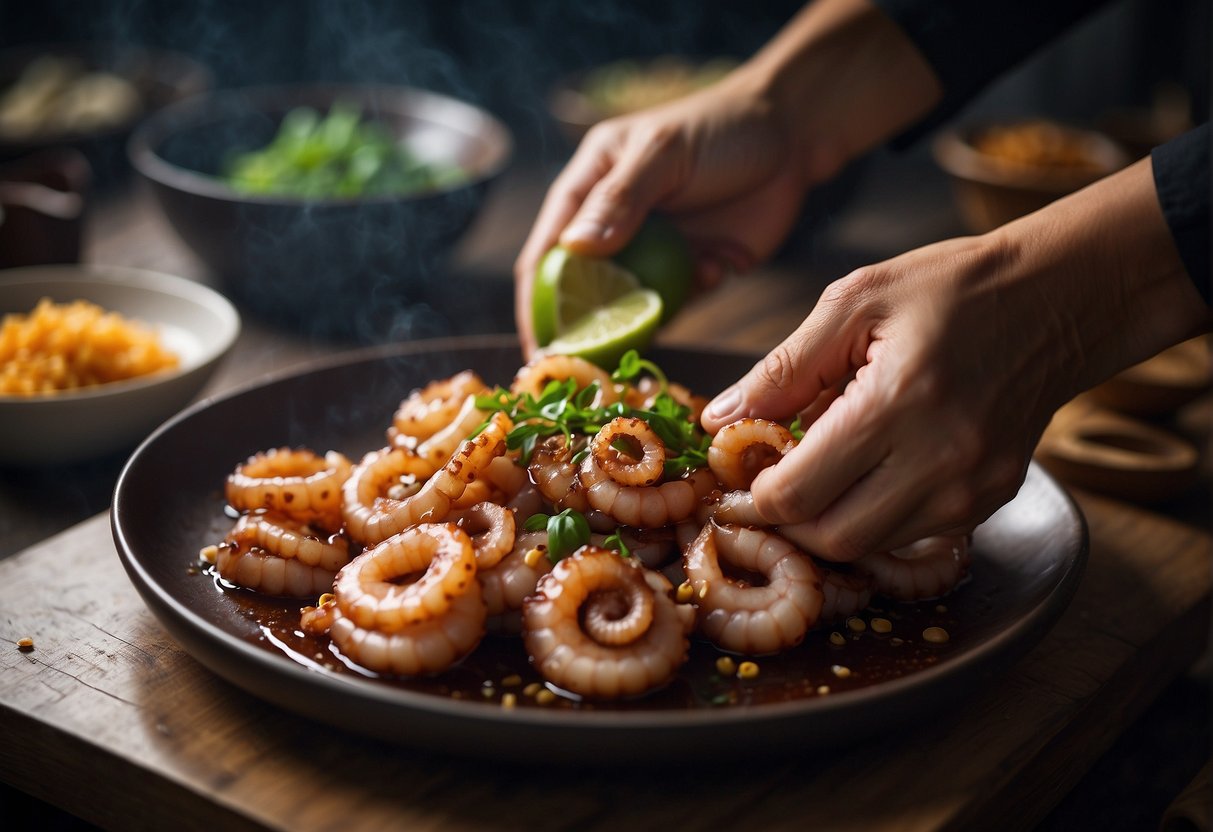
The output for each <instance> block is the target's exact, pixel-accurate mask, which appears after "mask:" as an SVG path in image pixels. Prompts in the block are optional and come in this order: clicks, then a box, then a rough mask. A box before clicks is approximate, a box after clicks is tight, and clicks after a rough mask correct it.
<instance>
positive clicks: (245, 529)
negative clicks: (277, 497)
mask: <svg viewBox="0 0 1213 832" xmlns="http://www.w3.org/2000/svg"><path fill="white" fill-rule="evenodd" d="M349 560H350V552H349V543H348V541H346V540H345V538H343V537H341V536H339V535H332V536H331V537H327V538H320V537H319V536H317V535H315V534H314V533H312V530H311V529H309V528H307V527H306V526H304V525H303V524H301V523H299V522H298V521H296V520H293V519H292V518H290V517H285V516H283V515H276V514H269V513H263V512H258V513H256V514H246V515H244V516H242V517H241V518H240V519H239V520H237V521H236V525H235V526H234V527H233V528H232V530H231V531H230V532H228V534H227V537H225V538H224V540H223V542H222V543H221V544H219V546H218V551H217V552H216V554H215V569H216V571H217V572H218V573H219V575H220V577H222V578H223V579H224V580H226V581H229V582H231V583H233V584H236V585H237V586H241V587H244V588H245V589H251V590H253V591H255V592H261V593H264V594H266V595H280V596H286V597H291V598H313V597H315V596H316V595H317V594H319V593H321V592H327V591H328V589H329V588H330V587H331V586H332V585H333V578H334V577H335V576H336V574H337V570H338V569H340V568H341V567H342V566H344V565H345V564H346V563H348V562H349Z"/></svg>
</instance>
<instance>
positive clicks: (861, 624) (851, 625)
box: [847, 616, 868, 633]
mask: <svg viewBox="0 0 1213 832" xmlns="http://www.w3.org/2000/svg"><path fill="white" fill-rule="evenodd" d="M847 629H848V630H850V631H851V632H852V633H862V632H863V631H864V630H866V629H868V624H867V622H866V621H864V620H863V619H862V618H856V617H855V616H851V617H850V618H848V619H847Z"/></svg>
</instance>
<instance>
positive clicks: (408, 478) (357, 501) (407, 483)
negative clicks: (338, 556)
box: [341, 447, 434, 543]
mask: <svg viewBox="0 0 1213 832" xmlns="http://www.w3.org/2000/svg"><path fill="white" fill-rule="evenodd" d="M433 474H434V466H432V465H430V463H428V462H426V461H425V460H424V459H422V458H421V457H419V456H417V455H416V454H414V453H411V452H410V451H407V450H405V449H403V448H391V447H389V448H380V449H379V450H377V451H371V452H370V453H368V454H366V455H365V456H364V457H363V458H362V459H361V460H360V461H359V462H358V464H357V465H355V466H354V470H353V472H352V473H351V474H350V477H349V479H347V480H346V481H345V486H344V487H343V488H342V499H341V508H342V516H343V517H344V519H345V529H346V533H347V534H349V536H350V537H351V538H353V539H354V540H356V541H358V542H359V543H375V542H378V541H374V540H371V535H370V530H371V529H372V528H373V527H374V526H375V525H376V523H377V522H382V521H381V520H379V519H378V518H381V517H384V516H386V515H387V514H388V513H389V511H390V510H391V509H392V508H395V507H396V506H398V505H399V504H400V503H401V502H402V501H403V500H405V499H406V498H408V497H411V496H413V495H415V494H416V493H417V492H419V491H420V490H421V487H422V486H423V485H424V484H425V482H426V481H427V480H428V479H429V478H430V477H431V476H433Z"/></svg>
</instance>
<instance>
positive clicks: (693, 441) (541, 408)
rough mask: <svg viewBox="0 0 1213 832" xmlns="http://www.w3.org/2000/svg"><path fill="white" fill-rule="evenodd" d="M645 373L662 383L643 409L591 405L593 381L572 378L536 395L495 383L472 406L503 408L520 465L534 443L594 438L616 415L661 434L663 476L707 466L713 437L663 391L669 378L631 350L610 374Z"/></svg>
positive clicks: (614, 376) (623, 377) (595, 391)
mask: <svg viewBox="0 0 1213 832" xmlns="http://www.w3.org/2000/svg"><path fill="white" fill-rule="evenodd" d="M644 372H648V373H650V374H652V375H653V376H654V377H655V378H657V380H658V382H659V383H660V385H661V392H659V393H658V394H657V395H656V396H655V397H654V399H653V404H652V406H651V407H650V408H649V409H647V410H643V409H640V408H635V407H629V406H628V405H626V404H624V403H623V402H616V403H615V404H611V405H607V406H606V407H598V406H595V405H594V404H593V402H594V400H595V399H596V398H597V397H598V393H599V386H598V383H597V382H593V383H591V384H590V385H589V386H587V387H585V388H583V389H581V390H578V389H577V383H576V381H574V380H573V379H566V380H565V381H552V382H549V383H548V385H547V386H546V387H544V389H543V392H541V393H540V395H539V397H538V398H536V397H534V396H532V395H531V394H530V393H511V392H509V391H508V390H506V389H504V388H501V387H498V388H497V389H495V390H494V391H493V392H492V393H489V394H487V395H483V396H478V397H477V398H476V406H477V407H478V408H480V409H481V410H485V411H489V412H494V411H503V412H505V414H506V415H507V416H509V417H510V419H511V420H512V421H513V423H514V429H513V430H512V431H510V432H509V434H507V436H506V447H508V448H509V449H510V450H511V451H518V452H519V454H520V456H521V458H522V464H523V465H528V464H530V461H531V455H532V454H533V453H534V451H535V446H536V444H538V443H539V441H541V440H543V439H546V438H547V437H549V436H556V435H563V436H564V439H565V443H566V445H567V446H569V447H572V446H573V444H574V442H575V440H576V439H578V438H580V437H582V436H593V435H594V434H596V433H598V431H599V430H601V429H602V428H603V426H605V425H606V424H607V423H608V422H610V421H611V420H612V419H615V418H618V417H620V416H626V417H634V418H638V419H643V420H644V421H645V422H647V423H648V424H649V426H650V427H652V429H653V431H654V432H655V433H656V434H657V436H658V437H660V438H661V441H662V443H663V444H664V445H665V448H666V462H665V475H666V477H670V478H673V477H678V476H681V475H682V474H684V473H687V472H688V471H694V470H695V469H697V468H702V467H703V466H705V465H707V462H708V447H709V446H710V445H711V444H712V437H710V436H708V435H707V434H705V433H704V432H703V430H702V429H701V428H700V427H699V426H698V425H697V424H695V423H694V422H692V421H691V418H690V417H691V409H690V408H689V407H687V406H685V405H681V404H679V403H678V402H677V401H675V400H674V397H673V396H671V395H670V394H669V393H668V392H666V388H667V387H668V382H667V381H666V377H665V373H663V372H662V370H661V368H660V367H658V366H657V365H656V364H654V363H653V362H652V361H649V360H647V359H643V358H640V356H639V354H637V353H636V351H635V350H630V351H628V352H627V353H625V354H624V356H623V358H622V359H620V362H619V368H618V369H617V370H615V372H614V373H612V374H611V378H612V379H614V380H616V381H618V382H624V381H628V382H630V381H632V380H634V379H636V378H637V377H639V376H640V375H641V374H642V373H644ZM586 453H588V451H587V450H585V449H582V450H579V451H578V452H577V453H576V455H575V456H574V457H573V461H574V462H580V461H581V460H582V459H584V458H585V455H586Z"/></svg>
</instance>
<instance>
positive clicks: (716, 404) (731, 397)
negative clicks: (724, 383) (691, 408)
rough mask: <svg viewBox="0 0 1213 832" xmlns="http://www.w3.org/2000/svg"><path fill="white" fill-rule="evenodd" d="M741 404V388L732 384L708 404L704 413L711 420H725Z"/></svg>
mask: <svg viewBox="0 0 1213 832" xmlns="http://www.w3.org/2000/svg"><path fill="white" fill-rule="evenodd" d="M740 404H741V387H739V386H738V385H736V384H734V385H733V386H732V387H730V388H729V389H728V390H725V391H724V392H723V393H721V394H720V395H719V396H717V397H716V398H714V399H712V401H711V402H709V403H708V406H707V408H706V409H705V411H704V412H705V413H707V415H708V416H709V417H710V418H712V419H718V420H719V419H727V418H728V417H729V416H732V415H733V411H735V410H737V406H738V405H740Z"/></svg>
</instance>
